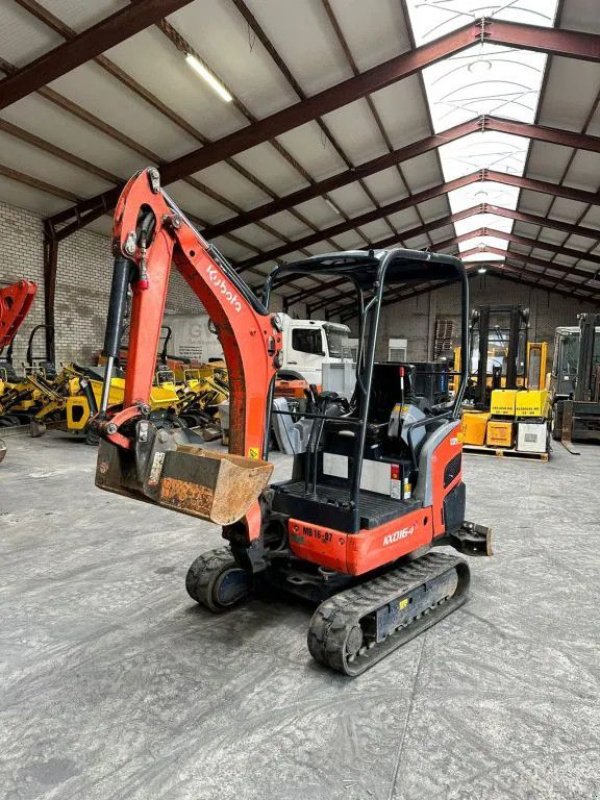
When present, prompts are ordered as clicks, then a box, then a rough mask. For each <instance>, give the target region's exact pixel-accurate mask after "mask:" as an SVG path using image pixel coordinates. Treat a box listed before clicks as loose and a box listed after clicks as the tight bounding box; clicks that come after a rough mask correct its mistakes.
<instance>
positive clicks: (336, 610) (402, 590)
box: [308, 553, 470, 677]
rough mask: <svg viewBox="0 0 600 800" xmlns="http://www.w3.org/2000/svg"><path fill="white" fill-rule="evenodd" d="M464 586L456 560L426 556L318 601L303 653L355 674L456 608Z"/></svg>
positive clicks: (465, 577)
mask: <svg viewBox="0 0 600 800" xmlns="http://www.w3.org/2000/svg"><path fill="white" fill-rule="evenodd" d="M469 582H470V572H469V567H468V566H467V564H466V562H465V561H463V560H462V558H458V557H456V556H450V555H445V554H442V553H428V554H427V555H425V556H422V557H421V558H417V559H415V560H414V561H411V562H410V563H408V564H406V565H405V566H403V567H399V568H398V569H395V570H392V571H390V572H387V573H385V574H383V575H380V576H379V577H376V578H372V579H371V580H367V581H364V582H363V583H360V584H358V585H357V586H354V587H352V588H351V589H346V590H344V591H342V592H338V594H335V595H334V596H333V597H331V598H329V600H325V602H324V603H321V605H320V606H319V607H318V608H317V610H316V611H315V613H314V615H313V617H312V619H311V621H310V627H309V629H308V649H309V650H310V653H311V655H312V656H313V658H314V659H316V660H317V661H319V662H320V663H321V664H324V665H325V666H327V667H330V668H331V669H334V670H336V671H337V672H342V673H343V674H344V675H349V676H350V677H355V676H356V675H360V674H361V673H362V672H365V670H367V669H369V667H372V666H373V665H374V664H376V663H377V662H378V661H381V659H382V658H385V656H387V655H389V654H390V653H391V652H393V651H394V650H397V649H398V648H399V647H401V646H402V645H403V644H406V643H407V642H409V641H410V640H411V639H414V637H415V636H417V635H418V634H419V633H422V632H423V631H425V630H427V628H430V627H431V626H432V625H434V624H435V623H436V622H439V621H440V620H441V619H443V618H444V617H446V616H448V614H450V613H451V612H452V611H454V610H455V609H457V608H458V607H459V606H461V605H462V604H463V603H464V602H465V600H466V599H467V590H468V588H469Z"/></svg>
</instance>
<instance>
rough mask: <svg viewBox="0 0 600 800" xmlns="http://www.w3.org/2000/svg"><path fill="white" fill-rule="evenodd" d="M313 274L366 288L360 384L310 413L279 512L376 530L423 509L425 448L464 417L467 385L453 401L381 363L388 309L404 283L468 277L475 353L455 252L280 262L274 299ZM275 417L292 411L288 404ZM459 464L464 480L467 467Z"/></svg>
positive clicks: (280, 489) (412, 370) (403, 368)
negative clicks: (291, 281)
mask: <svg viewBox="0 0 600 800" xmlns="http://www.w3.org/2000/svg"><path fill="white" fill-rule="evenodd" d="M306 274H311V275H315V274H318V275H319V276H328V277H332V278H335V277H337V278H339V277H345V278H347V280H348V281H349V282H351V283H352V284H353V285H354V287H355V289H356V293H357V317H358V322H359V337H358V351H357V360H356V385H355V390H354V393H353V395H352V398H351V399H350V400H349V401H348V400H345V399H344V398H340V397H338V396H337V395H335V394H334V393H329V392H324V393H323V394H322V395H320V396H319V397H318V398H317V400H316V402H314V403H313V404H312V406H311V407H310V409H309V412H308V414H307V418H308V419H310V420H311V422H310V423H309V424H308V425H307V424H306V422H305V423H304V429H303V432H304V442H303V447H302V448H301V449H302V450H303V452H297V453H296V455H295V456H294V467H293V475H292V479H291V480H289V481H284V482H283V483H279V484H275V486H274V487H273V488H274V490H275V496H274V501H273V509H274V510H276V511H279V512H281V513H283V514H286V515H289V516H290V517H292V518H295V517H299V518H301V519H303V520H306V521H307V522H314V523H315V524H316V523H319V524H321V525H324V526H326V527H330V528H332V529H335V530H342V531H346V532H348V533H353V532H358V531H359V530H363V529H366V530H369V529H373V528H376V527H378V526H380V525H382V524H384V523H385V522H388V521H390V520H393V519H395V518H397V517H399V516H401V515H402V514H404V513H408V512H409V511H411V510H414V509H416V508H420V507H422V506H423V504H424V499H425V495H424V491H425V490H424V486H425V484H426V479H424V480H423V481H421V482H419V481H418V477H419V472H420V471H422V470H423V469H425V464H426V459H425V460H424V459H422V455H423V452H424V450H425V449H426V445H427V442H428V440H433V439H435V431H436V429H438V428H442V427H443V426H444V425H445V423H447V421H448V419H449V418H451V419H457V418H458V415H459V409H460V402H461V399H462V393H463V391H464V388H463V387H464V386H466V381H465V380H464V379H463V380H461V382H460V387H461V388H459V390H458V392H457V393H456V396H455V398H454V400H453V402H452V403H450V402H449V397H448V395H447V394H444V393H443V392H442V393H439V392H427V391H425V392H423V390H422V385H423V380H422V377H423V376H422V374H421V381H420V383H421V386H420V387H419V388H420V389H421V393H419V392H418V390H417V386H416V384H417V379H418V377H419V373H418V369H417V367H416V366H415V365H413V364H409V363H376V362H375V352H376V346H377V338H378V328H379V318H380V313H381V307H382V305H383V304H384V302H385V301H386V300H387V299H388V298H389V293H390V291H393V287H394V286H398V285H399V284H402V285H405V284H407V283H411V282H412V283H414V282H419V283H425V282H429V281H444V282H448V281H449V280H460V281H461V282H462V319H463V325H462V343H463V346H465V347H466V346H467V338H468V328H467V312H468V283H467V278H466V275H465V271H464V268H463V266H462V264H461V262H460V261H459V260H458V259H456V258H453V257H451V256H446V255H437V254H431V253H425V252H423V253H420V252H415V251H408V250H400V249H398V250H391V251H371V252H368V253H367V252H363V251H350V252H344V253H334V254H329V255H324V256H316V257H313V258H308V259H305V260H303V261H298V262H295V263H292V264H285V265H280V266H278V267H277V268H275V270H274V271H273V272H272V273H271V275H270V277H269V279H268V281H267V285H266V290H265V301H266V303H268V296H269V293H270V290H271V288H272V287H275V286H278V285H281V283H283V282H284V279H285V278H289V277H292V276H293V277H298V276H302V275H306ZM463 378H464V376H463ZM427 394H429V395H430V396H429V397H427V396H426V395H427ZM440 400H441V402H440ZM272 414H283V415H285V414H289V412H288V411H285V410H283V409H282V408H281V405H278V406H277V407H275V408H273V409H272ZM301 424H302V423H296V425H297V426H300V425H301ZM455 468H456V474H458V471H459V470H460V465H459V464H458V465H455ZM463 510H464V509H463Z"/></svg>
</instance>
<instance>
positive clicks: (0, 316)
mask: <svg viewBox="0 0 600 800" xmlns="http://www.w3.org/2000/svg"><path fill="white" fill-rule="evenodd" d="M36 292H37V284H35V283H33V281H26V280H21V281H17V283H13V284H12V285H11V286H6V287H5V288H4V289H0V350H2V349H3V348H5V347H8V346H9V345H10V344H11V342H12V340H13V339H14V338H15V336H16V334H17V331H18V330H19V328H20V327H21V325H22V323H23V321H24V320H25V317H26V316H27V314H28V312H29V309H30V308H31V304H32V303H33V300H34V298H35V293H36Z"/></svg>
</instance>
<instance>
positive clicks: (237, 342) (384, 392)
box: [95, 168, 491, 676]
mask: <svg viewBox="0 0 600 800" xmlns="http://www.w3.org/2000/svg"><path fill="white" fill-rule="evenodd" d="M113 246H114V256H115V262H114V272H113V279H112V289H111V296H110V306H109V313H108V322H107V330H106V338H105V343H104V349H105V356H106V360H107V363H106V373H105V384H104V392H103V396H102V401H101V406H100V410H99V413H98V416H97V418H96V422H95V424H96V428H97V431H98V433H99V434H100V436H101V444H100V450H99V454H98V465H97V473H96V483H97V485H98V486H99V487H101V488H103V489H107V490H108V491H112V492H117V493H119V494H122V495H126V496H129V497H134V498H138V499H140V500H144V501H145V502H150V503H155V504H157V505H159V506H164V507H166V508H171V509H174V510H176V511H180V512H183V513H186V514H191V515H194V516H196V517H200V518H201V519H204V520H210V521H211V522H214V523H216V524H218V525H220V526H221V527H222V530H223V537H224V539H225V540H226V541H227V544H226V546H224V547H221V548H218V549H216V550H210V551H208V552H205V553H203V554H202V555H200V556H199V557H198V558H197V559H196V560H195V561H194V563H193V564H192V565H191V567H190V569H189V572H188V575H187V579H186V587H187V591H188V593H189V594H190V595H191V597H192V598H193V599H194V600H195V601H197V602H198V603H201V604H203V605H205V606H206V607H207V608H209V609H210V610H212V611H215V612H219V611H223V610H225V609H228V608H230V607H232V606H234V605H235V604H236V603H239V602H240V601H242V600H243V599H244V598H246V597H247V596H248V595H249V594H250V593H252V592H255V591H258V590H260V591H261V593H263V592H264V591H265V590H273V589H274V588H275V589H277V590H279V591H278V593H281V590H284V591H285V592H287V593H291V594H293V595H296V596H300V597H301V598H304V599H306V600H308V601H310V602H312V603H314V604H316V605H317V608H316V610H315V612H314V615H313V617H312V620H311V622H310V627H309V631H308V647H309V650H310V652H311V654H312V655H313V656H314V658H315V659H316V660H317V661H319V662H321V663H323V664H325V665H327V666H329V667H331V668H333V669H336V670H338V671H340V672H342V673H345V674H346V675H351V676H354V675H358V674H360V673H361V672H363V671H364V670H365V669H367V668H368V667H370V666H372V665H373V664H375V663H376V662H377V661H379V660H380V659H382V658H383V657H384V656H386V655H387V654H388V653H390V652H391V651H393V650H395V649H396V648H397V647H399V646H400V645H402V644H403V643H404V642H406V641H407V640H409V639H411V638H412V637H414V636H415V635H416V634H418V633H420V632H421V631H423V630H425V629H426V628H429V627H430V626H431V625H432V624H433V623H435V622H437V621H438V620H440V619H442V618H443V617H445V616H446V615H447V614H449V613H450V612H451V611H453V610H454V609H455V608H457V607H458V606H460V605H461V604H462V603H463V602H464V601H465V599H466V591H467V588H468V585H469V568H468V566H467V564H466V562H465V561H464V560H463V559H462V558H460V557H458V556H456V555H453V554H448V553H447V552H444V553H440V552H432V550H433V548H434V547H436V546H438V545H450V546H452V547H454V548H455V549H456V550H458V551H460V552H462V553H466V554H469V555H490V554H491V547H490V545H491V534H490V531H489V529H488V528H485V527H483V526H479V525H475V524H473V523H469V522H466V521H465V518H464V514H465V486H464V484H463V482H462V472H461V457H462V447H461V442H460V437H459V430H460V423H459V419H458V413H459V407H460V402H461V398H462V393H463V391H464V387H465V386H466V378H467V375H466V368H465V369H464V370H463V371H464V373H465V374H463V375H462V381H461V384H460V389H459V391H458V392H457V395H456V397H455V398H454V402H453V403H452V404H446V405H443V406H437V407H430V406H429V405H427V403H426V402H425V401H424V398H420V397H418V396H416V395H415V393H414V389H413V384H412V380H411V366H410V365H409V364H389V363H386V364H378V363H375V350H376V344H377V331H378V324H379V317H380V311H381V307H382V304H383V302H384V300H385V298H386V297H387V296H388V292H389V288H390V286H393V285H394V284H398V283H402V284H405V283H406V282H410V281H419V282H429V281H445V282H448V281H449V280H450V279H456V280H457V281H458V282H459V284H460V286H461V293H462V301H461V302H462V320H463V322H462V346H463V348H464V350H463V351H464V352H468V346H467V345H468V343H467V338H468V325H467V315H468V282H467V278H466V275H465V271H464V268H463V266H462V264H461V262H460V261H458V260H457V259H455V258H453V257H450V256H446V255H433V254H431V253H425V252H421V251H411V250H400V249H397V250H388V251H376V252H373V251H371V252H363V251H351V252H340V253H333V254H330V255H324V256H316V257H312V258H307V259H306V260H303V261H299V262H296V263H293V264H286V265H280V266H277V267H276V268H275V269H274V270H273V271H272V272H271V274H270V276H269V277H268V279H267V280H266V283H265V287H264V291H263V296H262V299H259V298H258V297H257V296H256V295H255V294H254V293H253V292H252V291H251V290H250V288H249V287H248V286H247V285H246V284H245V283H244V281H243V280H242V279H241V278H240V276H239V274H237V273H236V271H235V270H234V269H233V267H232V266H231V265H230V264H228V263H227V261H226V260H225V258H224V257H223V256H222V255H221V254H220V253H219V252H218V251H217V249H216V248H215V247H213V246H211V245H210V244H208V243H207V242H206V241H205V240H204V239H203V238H202V236H201V235H200V234H199V233H198V231H196V230H195V229H194V227H193V226H192V224H191V223H190V222H189V220H187V219H186V217H185V215H184V214H183V213H182V212H181V211H180V210H179V209H178V208H177V206H176V205H175V203H174V202H173V201H172V200H171V199H170V198H169V196H168V195H167V194H166V193H165V192H164V191H163V190H162V189H161V187H160V178H159V174H158V171H157V170H155V169H152V168H150V169H146V170H144V171H142V172H140V173H138V174H137V175H135V176H134V177H133V178H132V179H131V180H130V181H129V183H128V184H127V185H126V187H125V189H124V190H123V193H122V195H121V198H120V200H119V203H118V205H117V208H116V212H115V220H114V245H113ZM172 264H174V265H175V266H176V268H177V269H178V270H179V271H180V273H181V274H182V275H183V277H184V278H185V279H186V280H187V282H188V284H189V285H190V287H191V288H192V290H193V291H194V292H195V293H196V295H197V296H198V298H199V299H200V300H201V302H202V304H203V306H204V308H205V309H206V311H207V312H208V314H209V315H210V317H211V318H212V320H213V321H214V324H215V326H216V329H217V332H218V335H219V339H220V341H221V344H222V347H223V351H224V354H225V359H226V361H227V367H228V371H229V380H230V391H231V399H230V417H231V420H230V440H229V452H228V453H224V452H222V451H219V450H210V449H206V448H205V447H203V442H202V440H201V439H200V438H199V437H196V436H195V434H194V433H193V431H190V430H185V429H172V430H165V429H157V428H156V427H155V425H154V424H153V422H152V421H151V420H150V416H149V413H150V409H149V405H148V398H149V395H150V388H151V386H152V377H153V373H154V362H155V358H156V349H157V344H158V339H159V334H160V326H161V321H162V316H163V311H164V307H165V299H166V295H167V286H168V280H169V272H170V270H171V265H172ZM308 274H310V275H319V276H330V277H333V278H340V277H342V278H346V279H347V280H348V281H349V282H350V283H351V284H353V285H354V287H355V288H356V291H357V313H358V316H359V320H360V335H359V342H360V346H359V349H358V358H357V365H356V389H355V392H354V395H353V397H352V399H351V400H349V401H348V400H345V399H343V398H340V397H338V396H337V395H335V394H333V393H330V392H323V393H321V395H320V396H319V397H317V398H316V401H315V402H314V403H313V404H312V406H311V407H312V410H311V411H310V412H307V414H306V415H305V419H304V420H303V421H302V424H303V425H305V424H306V421H307V419H309V420H310V431H309V435H308V436H304V437H303V441H304V447H303V448H301V452H298V453H297V454H296V455H295V456H294V462H293V471H292V477H291V478H290V479H289V480H285V481H282V482H279V483H269V481H270V477H271V473H272V468H273V467H272V464H270V463H269V462H268V451H269V439H270V436H269V432H270V426H271V415H272V414H274V413H282V414H284V415H285V413H286V412H285V409H282V408H281V406H278V408H277V409H276V408H274V407H273V389H274V383H275V378H276V374H277V370H278V367H279V365H280V351H281V346H282V341H281V331H280V325H279V321H278V317H277V315H276V314H272V313H269V310H268V307H269V295H270V293H271V289H272V288H274V287H276V286H279V285H281V284H282V283H284V282H285V280H287V279H289V278H290V277H298V276H303V275H304V276H305V275H308ZM129 289H131V291H132V295H133V298H132V302H131V310H130V319H129V357H128V360H127V371H126V379H125V398H124V404H123V406H122V408H121V409H120V410H117V411H115V412H114V413H113V412H112V411H111V408H110V407H109V405H108V396H109V387H110V378H111V373H112V369H113V364H114V361H115V358H116V357H117V355H118V353H119V344H120V342H119V338H120V333H121V331H122V329H123V323H124V315H125V308H126V304H127V303H126V300H127V294H128V291H129ZM290 424H292V425H294V424H297V423H296V422H291V421H290Z"/></svg>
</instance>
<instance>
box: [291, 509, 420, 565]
mask: <svg viewBox="0 0 600 800" xmlns="http://www.w3.org/2000/svg"><path fill="white" fill-rule="evenodd" d="M288 531H289V537H290V549H291V551H292V552H293V553H294V555H295V556H298V558H303V559H305V560H306V561H311V562H312V563H313V564H319V565H320V566H322V567H326V568H327V569H333V570H336V571H338V572H344V573H346V574H348V575H362V574H363V573H364V572H370V571H371V570H373V569H377V567H380V566H382V565H383V564H389V563H390V562H392V561H396V560H397V559H398V558H400V557H401V556H404V555H406V554H407V553H411V552H412V551H413V550H418V548H420V547H423V546H424V545H427V544H429V543H430V542H431V539H432V524H431V509H429V508H425V509H423V508H420V509H418V510H417V511H413V512H411V513H410V514H405V515H404V516H402V517H399V518H398V519H395V520H392V521H391V522H386V524H385V525H380V526H379V527H378V528H374V529H373V530H370V531H368V530H361V531H359V532H358V533H343V532H342V531H336V530H333V529H332V528H324V527H322V526H320V525H312V524H308V523H305V522H302V521H301V520H297V519H290V520H289V523H288Z"/></svg>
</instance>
